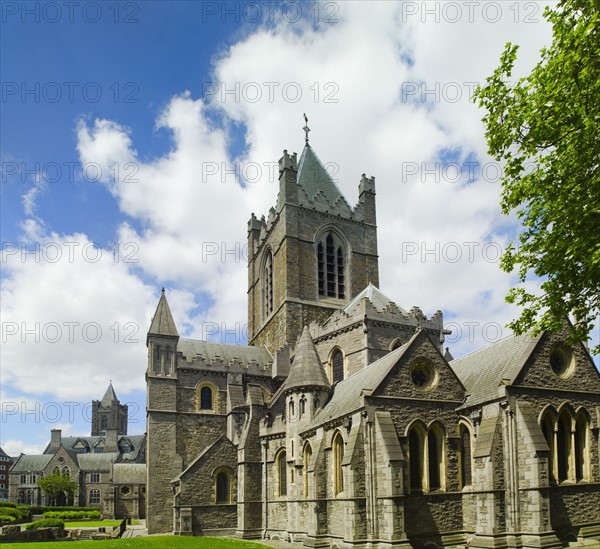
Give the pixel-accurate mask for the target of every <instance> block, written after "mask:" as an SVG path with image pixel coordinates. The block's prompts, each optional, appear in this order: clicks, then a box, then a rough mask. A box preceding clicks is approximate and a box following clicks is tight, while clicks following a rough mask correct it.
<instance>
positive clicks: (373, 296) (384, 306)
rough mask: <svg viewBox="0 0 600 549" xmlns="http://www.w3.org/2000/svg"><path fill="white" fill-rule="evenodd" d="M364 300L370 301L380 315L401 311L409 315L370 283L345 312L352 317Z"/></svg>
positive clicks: (345, 308)
mask: <svg viewBox="0 0 600 549" xmlns="http://www.w3.org/2000/svg"><path fill="white" fill-rule="evenodd" d="M363 299H367V300H369V301H370V302H371V304H372V305H373V307H375V309H377V311H379V312H380V313H385V312H387V311H394V312H398V311H399V312H401V313H403V314H408V313H407V312H406V311H405V310H404V309H402V308H401V307H398V305H396V304H395V303H394V302H393V301H392V300H391V299H390V298H389V297H387V296H386V295H385V294H383V293H382V292H381V291H380V290H379V289H378V288H377V287H376V286H374V285H373V284H372V283H371V282H369V285H368V286H367V287H366V288H365V289H364V290H363V291H362V292H360V293H359V294H358V295H357V296H356V297H355V298H354V299H353V300H352V301H350V303H348V304H347V305H346V306H345V307H344V309H343V310H344V312H345V313H346V314H348V315H352V313H353V312H354V311H355V309H356V308H357V307H358V306H359V304H360V302H361V301H362V300H363Z"/></svg>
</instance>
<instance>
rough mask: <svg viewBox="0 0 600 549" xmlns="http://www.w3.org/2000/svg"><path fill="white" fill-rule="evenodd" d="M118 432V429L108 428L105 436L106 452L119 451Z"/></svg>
mask: <svg viewBox="0 0 600 549" xmlns="http://www.w3.org/2000/svg"><path fill="white" fill-rule="evenodd" d="M117 433H118V431H117V429H106V436H105V437H104V451H105V452H106V453H112V452H118V447H117V439H118V435H117Z"/></svg>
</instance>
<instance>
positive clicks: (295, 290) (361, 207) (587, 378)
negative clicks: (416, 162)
mask: <svg viewBox="0 0 600 549" xmlns="http://www.w3.org/2000/svg"><path fill="white" fill-rule="evenodd" d="M279 171H280V189H279V197H278V200H277V204H276V206H275V207H273V208H271V210H270V211H269V214H268V217H267V219H264V218H263V219H261V220H258V219H257V218H256V217H255V216H254V214H253V215H252V216H251V219H250V222H249V225H248V244H249V265H248V317H249V318H248V323H249V340H250V343H251V345H250V346H248V347H243V346H235V345H225V344H218V343H208V342H201V341H194V340H188V339H183V338H180V337H179V333H178V331H177V328H176V326H175V322H174V321H173V318H172V316H171V312H170V310H169V306H168V303H167V300H166V297H165V295H164V293H163V295H162V296H161V299H160V301H159V304H158V307H157V311H156V314H155V316H154V319H153V321H152V326H151V328H150V330H149V333H148V338H147V344H148V373H147V386H148V422H147V431H148V498H147V505H148V512H147V517H148V530H149V533H158V532H174V533H175V534H178V535H206V534H219V535H234V534H235V535H236V536H239V537H244V538H271V539H277V538H279V539H287V540H291V541H294V542H298V543H299V544H300V543H301V544H304V545H305V546H310V547H365V548H366V547H369V548H375V547H380V548H384V547H398V548H400V547H403V548H408V547H414V548H423V549H425V548H428V549H435V548H441V547H453V548H459V547H462V548H465V547H472V548H475V549H484V548H495V547H497V548H512V547H514V548H517V547H518V548H531V549H533V548H543V547H544V548H545V547H556V548H558V547H566V546H567V545H568V544H569V543H571V545H570V546H571V547H576V546H582V547H583V546H586V547H588V546H589V547H600V511H598V510H599V509H600V450H599V444H598V433H599V428H600V376H599V374H598V371H597V370H596V368H595V366H594V364H593V361H592V359H591V357H590V356H589V353H588V352H587V350H586V349H585V348H584V347H583V346H579V347H568V346H567V345H566V344H565V343H564V341H565V340H566V327H565V330H563V332H560V333H555V334H543V335H542V336H540V337H537V338H530V337H523V338H516V337H509V338H506V339H504V340H501V341H500V342H498V343H496V344H495V345H492V346H490V347H487V348H485V349H482V350H480V351H478V352H475V353H472V354H470V355H467V356H466V357H462V358H460V359H457V360H453V359H452V357H451V356H450V354H449V352H448V350H447V349H446V351H445V352H444V347H443V343H444V338H445V335H447V334H448V333H449V332H448V331H447V330H445V329H444V324H443V315H442V313H441V312H440V311H438V312H436V313H435V314H434V315H433V316H432V317H431V318H427V317H426V316H425V315H424V314H423V313H422V312H421V311H420V310H419V309H418V308H417V307H413V308H412V309H411V310H410V311H406V310H404V309H402V308H401V307H399V306H397V305H396V304H395V303H393V302H392V301H391V300H390V299H389V298H387V297H386V296H385V295H383V294H382V293H381V292H380V291H379V290H378V289H377V287H376V286H377V285H378V261H377V233H376V215H375V181H374V179H373V178H368V177H366V176H364V175H363V176H362V179H361V181H360V186H359V197H360V198H359V203H358V204H357V205H356V206H355V207H354V208H352V207H350V206H349V205H348V203H347V202H346V200H345V199H344V197H343V196H342V195H341V193H340V191H339V189H338V188H337V187H336V185H335V183H334V182H333V181H332V180H331V178H330V177H329V176H328V175H327V173H326V170H325V168H324V167H323V165H322V164H321V163H320V161H319V159H318V158H317V156H316V154H315V153H314V151H313V150H312V148H311V147H310V145H308V143H307V146H306V147H305V149H304V152H303V154H302V156H301V158H300V160H299V161H298V160H297V157H296V155H295V154H294V155H289V154H288V153H287V152H286V151H284V154H283V157H282V159H281V160H280V162H279Z"/></svg>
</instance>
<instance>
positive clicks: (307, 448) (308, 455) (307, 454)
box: [302, 442, 312, 498]
mask: <svg viewBox="0 0 600 549" xmlns="http://www.w3.org/2000/svg"><path fill="white" fill-rule="evenodd" d="M303 458H304V459H303V461H304V467H303V469H302V472H303V474H304V497H305V498H308V468H309V467H310V460H311V458H312V448H311V446H310V443H308V442H307V443H306V445H305V446H304V456H303Z"/></svg>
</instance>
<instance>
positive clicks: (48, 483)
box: [37, 473, 79, 502]
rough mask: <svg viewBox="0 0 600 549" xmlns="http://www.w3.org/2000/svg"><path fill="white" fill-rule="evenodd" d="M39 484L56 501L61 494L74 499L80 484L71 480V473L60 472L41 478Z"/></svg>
mask: <svg viewBox="0 0 600 549" xmlns="http://www.w3.org/2000/svg"><path fill="white" fill-rule="evenodd" d="M37 484H38V486H39V487H40V488H41V489H42V490H44V492H45V493H46V494H47V495H49V496H50V497H51V498H52V500H53V501H54V502H56V501H57V500H58V499H59V496H60V495H61V494H64V495H65V496H66V498H67V499H68V500H71V499H73V496H74V495H75V492H77V490H78V489H79V485H78V484H77V483H76V482H75V481H73V480H71V477H70V476H69V475H62V474H60V473H53V474H51V475H48V476H47V477H43V478H40V479H39V480H38V481H37Z"/></svg>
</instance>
